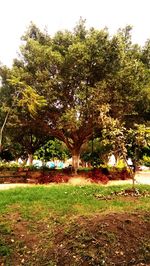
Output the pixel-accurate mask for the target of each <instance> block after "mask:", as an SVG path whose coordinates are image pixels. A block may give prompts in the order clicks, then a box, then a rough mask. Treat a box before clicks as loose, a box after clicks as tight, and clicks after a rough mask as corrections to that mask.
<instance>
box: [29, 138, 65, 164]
mask: <svg viewBox="0 0 150 266" xmlns="http://www.w3.org/2000/svg"><path fill="white" fill-rule="evenodd" d="M34 155H35V156H36V157H37V158H38V159H41V160H44V161H49V160H54V159H59V160H62V161H65V160H66V159H67V158H69V151H68V150H67V148H66V147H65V145H64V144H63V143H62V142H61V141H59V140H57V139H52V140H49V141H48V142H47V143H46V144H45V145H43V146H42V147H40V148H39V149H38V150H37V151H36V152H35V154H34Z"/></svg>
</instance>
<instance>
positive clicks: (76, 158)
mask: <svg viewBox="0 0 150 266" xmlns="http://www.w3.org/2000/svg"><path fill="white" fill-rule="evenodd" d="M71 153H72V169H73V171H74V173H75V174H77V170H78V168H79V159H80V150H72V151H71Z"/></svg>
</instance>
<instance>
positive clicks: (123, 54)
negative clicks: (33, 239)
mask: <svg viewBox="0 0 150 266" xmlns="http://www.w3.org/2000/svg"><path fill="white" fill-rule="evenodd" d="M131 37H132V35H131V27H130V26H127V27H126V28H124V29H119V30H118V32H117V33H116V34H115V35H114V36H110V35H109V32H108V30H107V29H102V30H96V29H94V28H91V29H87V28H86V25H85V21H84V20H82V19H80V21H79V22H78V24H77V25H76V27H75V28H74V30H73V31H67V30H66V31H59V32H57V33H56V34H55V35H54V36H53V37H51V36H49V35H48V33H47V32H42V31H41V30H40V29H38V28H37V26H36V25H34V24H33V23H31V25H30V26H29V28H28V30H27V32H26V33H25V34H24V36H23V37H22V41H23V44H22V46H21V47H20V56H19V59H15V60H14V63H13V66H12V68H11V69H7V68H6V67H4V66H1V68H0V74H1V78H2V89H1V92H0V93H1V95H2V97H3V98H5V100H4V103H5V104H4V103H3V104H2V103H1V110H2V109H3V113H5V111H4V106H3V105H6V106H7V108H11V109H14V110H13V111H14V113H15V114H16V117H17V120H18V121H19V125H20V127H23V126H24V125H29V126H30V125H31V124H32V125H33V126H34V128H35V129H36V128H37V130H41V132H43V134H45V135H48V136H53V137H56V138H58V139H59V140H61V141H63V142H64V143H65V144H66V145H67V147H68V149H69V150H70V152H71V154H72V157H73V166H74V168H77V167H78V158H79V154H80V150H81V147H82V145H83V144H84V143H86V142H87V141H88V140H89V139H90V138H91V136H92V134H93V131H94V130H95V129H97V130H99V131H101V130H102V129H103V126H104V122H105V121H104V119H103V117H104V116H105V115H106V113H107V116H108V117H111V118H114V119H118V120H119V121H121V122H124V123H125V124H126V125H127V126H128V127H130V126H132V125H133V122H134V121H135V120H136V122H137V121H140V123H143V122H144V123H147V121H148V120H149V114H150V90H149V81H150V75H149V71H150V64H149V57H148V55H149V53H150V49H149V47H150V45H149V42H147V43H146V45H145V47H144V48H141V47H139V46H138V45H137V44H133V43H132V39H131ZM6 99H7V100H6ZM12 102H13V103H15V104H13V106H14V107H12ZM5 108H6V107H5ZM10 120H11V119H10ZM35 131H36V130H35Z"/></svg>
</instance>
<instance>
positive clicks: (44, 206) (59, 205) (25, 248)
mask: <svg viewBox="0 0 150 266" xmlns="http://www.w3.org/2000/svg"><path fill="white" fill-rule="evenodd" d="M149 198H150V186H149V185H138V186H137V187H136V190H135V191H134V192H133V191H132V189H131V185H130V184H127V185H123V186H121V185H116V186H100V185H93V184H91V185H78V186H73V185H63V184H59V185H51V186H39V185H37V186H32V187H25V188H23V187H22V188H21V187H20V188H19V187H18V188H13V189H8V190H1V191H0V265H1V266H5V265H7V266H8V265H10V266H21V265H26V266H32V265H33V266H41V265H42V266H46V265H47V266H48V265H49V266H54V265H56V266H72V265H73V266H78V265H79V266H82V265H83V266H84V265H85V266H86V265H87V266H88V265H93V266H98V265H105V266H107V265H108V266H109V265H116V266H119V265H120V266H127V265H136V266H148V265H150V241H149V239H150V218H149V217H150V215H149V214H150V209H149V206H150V204H149Z"/></svg>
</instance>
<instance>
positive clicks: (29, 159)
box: [27, 154, 33, 165]
mask: <svg viewBox="0 0 150 266" xmlns="http://www.w3.org/2000/svg"><path fill="white" fill-rule="evenodd" d="M32 162H33V154H28V161H27V164H28V165H32Z"/></svg>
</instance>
